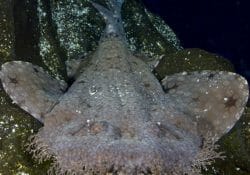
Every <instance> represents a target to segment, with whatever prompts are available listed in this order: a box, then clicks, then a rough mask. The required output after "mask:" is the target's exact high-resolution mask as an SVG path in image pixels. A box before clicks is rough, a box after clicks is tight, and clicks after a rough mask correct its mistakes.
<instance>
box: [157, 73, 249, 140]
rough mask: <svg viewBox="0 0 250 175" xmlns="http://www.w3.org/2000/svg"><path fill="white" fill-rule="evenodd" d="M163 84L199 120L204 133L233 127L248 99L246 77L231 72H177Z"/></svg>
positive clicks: (219, 131)
mask: <svg viewBox="0 0 250 175" xmlns="http://www.w3.org/2000/svg"><path fill="white" fill-rule="evenodd" d="M162 85H163V88H164V90H165V92H166V93H167V95H168V96H169V98H171V99H172V100H173V101H175V103H176V106H177V107H178V108H179V110H181V111H183V112H184V113H186V114H187V115H188V116H191V117H192V119H193V120H195V121H196V122H197V129H198V132H199V133H200V134H201V135H205V134H207V132H210V131H211V132H212V133H213V134H214V135H215V137H216V138H219V137H221V136H222V135H223V134H225V133H226V132H227V131H229V130H230V129H231V128H232V127H233V125H234V124H235V122H236V121H237V120H238V119H239V118H240V116H241V115H242V113H243V110H244V107H245V105H246V102H247V100H248V84H247V81H246V80H245V79H244V78H243V77H241V76H240V75H237V74H235V73H231V72H218V71H202V72H192V73H178V74H174V75H172V76H168V77H166V78H164V79H163V80H162Z"/></svg>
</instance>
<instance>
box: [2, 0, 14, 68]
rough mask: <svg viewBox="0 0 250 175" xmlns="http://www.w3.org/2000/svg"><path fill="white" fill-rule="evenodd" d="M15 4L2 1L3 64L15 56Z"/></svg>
mask: <svg viewBox="0 0 250 175" xmlns="http://www.w3.org/2000/svg"><path fill="white" fill-rule="evenodd" d="M12 8H13V4H12V3H9V2H7V1H4V0H1V1H0V16H1V17H0V31H1V32H0V57H1V60H0V61H1V62H0V63H1V64H2V63H3V62H5V61H10V60H12V59H13V56H14V41H15V38H14V17H13V11H12Z"/></svg>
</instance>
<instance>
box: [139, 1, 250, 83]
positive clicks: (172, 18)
mask: <svg viewBox="0 0 250 175" xmlns="http://www.w3.org/2000/svg"><path fill="white" fill-rule="evenodd" d="M143 2H144V4H145V5H146V6H147V8H148V9H149V10H150V11H152V12H153V13H155V14H158V15H159V16H161V17H162V18H163V19H164V20H165V22H166V23H167V24H168V25H169V26H170V27H171V28H172V29H173V30H174V32H175V33H176V34H177V36H178V38H179V39H180V41H181V44H182V46H183V47H184V48H193V47H198V48H201V49H204V50H207V51H210V52H213V53H217V54H219V55H222V56H224V57H225V58H227V59H229V60H230V61H231V62H232V63H233V64H234V66H235V68H236V71H237V72H238V73H240V74H241V75H243V76H245V77H246V78H247V79H248V81H249V82H250V0H143Z"/></svg>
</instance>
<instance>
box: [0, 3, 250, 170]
mask: <svg viewBox="0 0 250 175" xmlns="http://www.w3.org/2000/svg"><path fill="white" fill-rule="evenodd" d="M91 3H92V5H93V6H94V7H95V9H96V10H97V11H98V12H99V13H100V14H101V15H102V16H103V17H104V19H105V22H106V27H105V29H104V31H103V34H102V36H101V38H100V41H99V44H98V47H97V48H96V50H95V51H94V52H93V53H92V54H91V55H90V56H89V57H88V58H84V59H81V60H77V61H76V60H75V61H72V64H73V66H69V68H68V72H69V76H70V77H71V78H73V82H72V83H70V84H69V83H67V82H65V81H63V80H58V79H56V78H54V77H52V76H50V75H49V74H48V73H47V72H46V71H44V70H43V69H42V68H41V67H39V66H36V65H34V64H32V63H28V62H23V61H11V62H6V63H4V64H3V65H2V66H1V71H0V78H1V82H2V86H3V88H4V90H5V91H6V93H7V94H8V95H9V97H10V98H11V99H12V101H13V103H15V104H17V105H18V106H19V107H20V108H22V109H23V110H25V111H26V112H27V113H29V114H30V115H32V116H33V117H34V118H35V119H37V120H39V121H40V122H41V123H42V124H43V127H42V128H40V130H39V131H38V132H37V133H36V134H35V135H34V136H32V137H31V139H30V143H29V147H28V151H29V152H31V153H32V154H33V155H34V157H35V158H37V159H38V160H39V161H44V160H48V159H53V166H52V167H51V169H50V170H49V172H47V173H48V174H59V175H61V174H75V175H82V174H129V175H130V174H155V175H182V174H183V175H184V174H189V175H196V174H200V172H201V169H202V168H203V169H204V168H206V167H207V166H208V165H210V164H211V163H212V162H213V161H214V160H215V159H217V158H224V155H223V154H222V153H221V152H216V150H217V148H218V145H217V144H216V141H218V139H219V138H221V137H222V136H223V135H224V134H226V133H227V132H228V131H229V130H230V129H231V128H232V127H233V126H234V124H235V123H236V122H237V121H238V119H239V118H240V116H241V115H242V113H243V110H244V107H245V105H246V103H247V100H248V94H249V92H248V83H247V81H246V80H245V79H244V78H243V77H242V76H240V75H238V74H236V73H232V72H224V71H209V70H204V71H196V72H189V73H187V72H181V73H176V74H173V75H168V76H166V77H165V78H164V79H162V80H161V81H159V80H158V79H157V78H156V76H155V75H154V74H153V73H152V69H151V68H150V66H149V65H148V64H147V63H146V62H144V61H143V60H142V59H141V58H138V57H136V56H135V55H133V53H132V51H130V50H129V49H128V44H127V41H126V36H125V33H124V28H123V24H122V16H121V10H122V5H123V3H124V1H123V0H108V5H107V6H103V5H100V4H98V3H95V2H91Z"/></svg>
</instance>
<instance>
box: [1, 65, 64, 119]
mask: <svg viewBox="0 0 250 175" xmlns="http://www.w3.org/2000/svg"><path fill="white" fill-rule="evenodd" d="M0 78H1V80H2V84H3V88H4V90H5V91H6V92H7V94H8V95H9V96H10V97H11V99H12V100H13V103H16V104H17V105H18V106H20V107H21V108H22V109H24V110H25V111H27V112H28V113H30V114H31V115H32V116H34V117H35V118H36V119H38V120H39V121H40V122H43V120H44V119H43V117H44V115H45V114H46V113H48V112H49V111H50V110H51V109H52V108H53V107H54V106H55V105H56V104H57V103H58V99H59V97H60V96H61V95H62V94H63V93H64V92H65V90H66V88H67V84H66V83H65V82H64V81H61V80H57V79H55V78H52V77H51V76H50V75H48V74H47V73H46V72H45V71H43V69H42V68H41V67H38V66H35V65H32V64H31V63H28V62H22V61H12V62H7V63H5V64H3V65H2V69H1V72H0Z"/></svg>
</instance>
